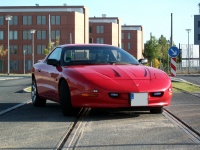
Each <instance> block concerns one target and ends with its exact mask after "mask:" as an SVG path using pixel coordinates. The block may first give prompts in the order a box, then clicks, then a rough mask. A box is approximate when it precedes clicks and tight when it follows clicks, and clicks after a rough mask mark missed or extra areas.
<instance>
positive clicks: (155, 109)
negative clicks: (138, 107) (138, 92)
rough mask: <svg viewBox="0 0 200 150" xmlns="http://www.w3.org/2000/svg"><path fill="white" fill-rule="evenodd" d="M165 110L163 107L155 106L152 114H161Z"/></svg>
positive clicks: (151, 111)
mask: <svg viewBox="0 0 200 150" xmlns="http://www.w3.org/2000/svg"><path fill="white" fill-rule="evenodd" d="M162 112H163V107H154V108H151V109H150V113H151V114H161V113H162Z"/></svg>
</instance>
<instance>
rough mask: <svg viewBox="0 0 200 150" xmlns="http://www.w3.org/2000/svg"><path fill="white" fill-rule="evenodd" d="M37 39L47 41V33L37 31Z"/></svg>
mask: <svg viewBox="0 0 200 150" xmlns="http://www.w3.org/2000/svg"><path fill="white" fill-rule="evenodd" d="M37 39H38V40H45V39H46V31H45V30H38V31H37Z"/></svg>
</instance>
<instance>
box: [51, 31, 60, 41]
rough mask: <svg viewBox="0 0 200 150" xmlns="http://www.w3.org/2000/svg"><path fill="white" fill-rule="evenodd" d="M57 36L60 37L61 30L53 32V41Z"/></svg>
mask: <svg viewBox="0 0 200 150" xmlns="http://www.w3.org/2000/svg"><path fill="white" fill-rule="evenodd" d="M57 36H59V37H60V30H52V31H51V39H52V40H55V39H56V37H57Z"/></svg>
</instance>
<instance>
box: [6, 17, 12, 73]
mask: <svg viewBox="0 0 200 150" xmlns="http://www.w3.org/2000/svg"><path fill="white" fill-rule="evenodd" d="M5 19H6V20H7V21H8V75H9V74H10V38H9V21H10V20H11V19H12V16H10V15H7V16H5Z"/></svg>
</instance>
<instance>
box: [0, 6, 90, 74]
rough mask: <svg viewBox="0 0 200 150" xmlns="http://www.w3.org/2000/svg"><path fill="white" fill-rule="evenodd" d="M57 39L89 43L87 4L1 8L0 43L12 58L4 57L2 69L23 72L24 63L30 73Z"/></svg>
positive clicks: (4, 71)
mask: <svg viewBox="0 0 200 150" xmlns="http://www.w3.org/2000/svg"><path fill="white" fill-rule="evenodd" d="M8 31H9V34H8ZM8 35H9V37H8ZM8 38H9V40H8ZM56 38H59V43H60V44H66V43H88V42H89V16H88V9H87V8H86V7H84V6H39V5H36V6H12V7H10V6H7V7H0V45H2V46H3V47H4V49H8V46H9V50H10V53H9V56H10V61H8V60H9V59H8V56H6V57H4V58H2V59H1V61H0V72H1V73H7V72H8V70H9V69H10V73H24V64H25V73H30V72H31V68H32V64H33V63H35V62H37V61H38V60H40V59H43V58H44V57H45V54H44V49H45V48H48V43H55V42H56ZM8 43H9V44H8ZM8 62H9V63H10V68H9V69H8V67H7V66H8ZM24 62H25V63H24Z"/></svg>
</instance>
